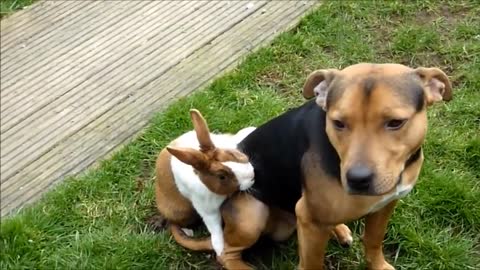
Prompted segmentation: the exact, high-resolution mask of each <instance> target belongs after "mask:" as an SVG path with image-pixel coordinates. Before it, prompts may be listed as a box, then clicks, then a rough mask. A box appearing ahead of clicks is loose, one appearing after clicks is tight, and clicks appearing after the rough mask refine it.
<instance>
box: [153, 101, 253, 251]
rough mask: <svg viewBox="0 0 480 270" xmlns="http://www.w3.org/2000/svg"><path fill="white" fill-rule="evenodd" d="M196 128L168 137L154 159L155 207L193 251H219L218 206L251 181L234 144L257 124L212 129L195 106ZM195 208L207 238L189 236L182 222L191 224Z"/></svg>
mask: <svg viewBox="0 0 480 270" xmlns="http://www.w3.org/2000/svg"><path fill="white" fill-rule="evenodd" d="M190 116H191V119H192V123H193V126H194V131H189V132H187V133H184V134H183V135H181V136H180V137H178V138H177V139H175V140H174V141H172V142H171V143H170V144H169V145H168V146H167V147H166V149H164V150H163V151H162V152H161V153H160V155H159V157H158V159H157V167H156V170H157V182H156V199H157V208H158V209H159V211H160V213H161V214H162V215H163V216H164V217H165V218H166V219H167V220H168V221H169V223H170V228H171V231H172V234H173V236H174V238H175V240H176V241H177V242H178V243H179V244H180V245H182V246H184V247H187V248H190V249H193V250H211V249H212V248H213V249H214V250H215V252H216V254H217V255H221V253H222V251H223V246H224V240H223V228H222V217H221V214H220V206H221V205H222V203H223V202H224V201H225V199H226V198H227V197H228V196H229V195H231V194H233V193H234V192H236V191H239V190H246V189H248V188H250V187H251V186H252V184H253V181H254V171H253V167H252V165H251V164H250V162H249V159H248V157H247V156H246V155H245V154H243V153H241V152H240V151H238V150H237V149H236V146H237V144H238V143H239V142H240V141H241V140H243V138H245V137H246V136H247V135H248V134H249V133H250V132H252V131H253V130H254V129H255V128H253V127H249V128H245V129H242V130H241V131H239V132H238V133H237V134H235V135H231V134H213V133H210V131H209V129H208V126H207V123H206V121H205V119H204V118H203V116H202V115H201V114H200V112H199V111H197V110H194V109H193V110H190ZM196 213H198V215H200V217H201V218H202V220H203V222H204V223H205V226H206V227H207V229H208V231H209V232H210V235H211V244H210V243H208V242H206V241H208V240H205V239H204V240H196V239H191V238H190V239H189V237H187V236H186V235H185V234H183V233H182V231H181V230H180V228H181V227H182V226H187V225H190V224H191V223H192V222H193V221H194V220H195V216H196Z"/></svg>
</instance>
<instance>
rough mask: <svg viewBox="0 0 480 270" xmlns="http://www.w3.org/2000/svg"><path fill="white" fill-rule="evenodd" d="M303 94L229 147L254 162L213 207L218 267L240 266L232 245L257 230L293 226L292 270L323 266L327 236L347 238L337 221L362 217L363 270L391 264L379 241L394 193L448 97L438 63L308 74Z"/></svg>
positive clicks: (414, 165)
mask: <svg viewBox="0 0 480 270" xmlns="http://www.w3.org/2000/svg"><path fill="white" fill-rule="evenodd" d="M303 95H304V97H305V98H312V97H314V96H316V98H315V99H314V100H311V101H309V102H306V103H305V104H304V105H302V106H300V107H298V108H296V109H293V110H290V111H288V112H286V113H284V114H282V115H280V116H279V117H277V118H274V119H272V120H271V121H269V122H267V123H266V124H264V125H262V126H260V127H258V128H257V129H256V130H255V131H254V132H252V133H251V134H250V135H249V136H247V137H246V138H245V139H244V140H243V141H242V142H241V143H240V144H239V145H238V148H239V149H240V150H241V151H242V152H244V153H245V154H247V156H249V158H250V161H251V162H252V164H253V166H254V168H255V184H254V186H253V189H252V190H251V192H250V193H249V194H246V193H240V194H238V195H236V196H234V197H233V198H231V199H230V200H228V201H227V202H226V203H225V204H224V206H223V207H222V216H223V219H224V222H225V227H224V235H225V242H226V243H225V249H224V253H223V254H222V256H220V257H219V258H218V260H219V261H220V262H221V263H222V264H223V265H224V266H225V267H226V268H227V269H246V268H249V266H248V265H247V264H245V263H244V262H243V261H242V258H241V252H242V251H243V250H244V249H246V248H248V247H250V246H252V245H253V244H254V243H255V242H256V241H257V240H258V238H259V237H260V235H261V234H269V235H270V236H271V237H272V238H273V239H274V240H284V239H287V238H288V237H289V236H290V235H291V234H292V233H293V232H294V231H295V228H296V229H297V233H298V242H299V256H300V265H299V268H300V269H323V267H324V259H323V258H324V256H325V249H326V246H327V242H328V240H329V239H330V236H331V235H335V236H336V237H337V239H338V240H339V241H340V242H341V243H344V244H350V243H351V241H352V238H351V232H350V230H349V229H348V227H346V226H345V225H344V224H343V223H345V222H350V221H353V220H356V219H359V218H362V217H365V231H364V235H363V245H364V248H365V257H366V261H367V265H368V268H369V269H394V268H393V267H392V266H391V265H390V264H389V263H388V262H387V261H386V260H385V258H384V255H383V250H382V249H383V245H382V242H383V238H384V235H385V231H386V228H387V223H388V220H389V218H390V216H391V214H392V212H393V209H394V208H395V205H396V203H397V200H398V199H399V198H401V197H402V196H405V195H406V194H407V193H408V192H409V191H410V190H411V189H412V188H413V186H414V185H415V183H416V181H417V177H418V175H419V173H420V169H421V166H422V162H423V153H422V148H421V146H422V143H423V142H424V139H425V135H426V131H427V112H426V110H427V107H428V106H429V105H431V104H433V103H434V102H437V101H441V100H446V101H448V100H450V99H452V91H451V84H450V81H449V79H448V77H447V76H446V75H445V73H444V72H442V71H441V70H439V69H437V68H417V69H412V68H409V67H406V66H403V65H399V64H368V63H362V64H356V65H352V66H349V67H346V68H345V69H342V70H336V69H326V70H317V71H315V72H313V73H312V74H311V75H310V76H309V77H308V79H307V81H306V83H305V85H304V89H303Z"/></svg>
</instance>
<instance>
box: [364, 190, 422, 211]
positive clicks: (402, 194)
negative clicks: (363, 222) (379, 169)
mask: <svg viewBox="0 0 480 270" xmlns="http://www.w3.org/2000/svg"><path fill="white" fill-rule="evenodd" d="M412 189H413V185H398V186H397V188H396V189H395V191H394V192H392V193H390V194H387V195H384V196H383V198H382V199H381V200H380V201H379V202H377V203H376V204H374V205H373V206H372V207H370V209H369V210H368V213H374V212H377V211H378V210H380V209H382V208H383V207H384V206H386V205H387V204H388V203H390V202H391V201H393V200H398V199H400V198H403V197H405V196H407V194H408V193H410V191H412Z"/></svg>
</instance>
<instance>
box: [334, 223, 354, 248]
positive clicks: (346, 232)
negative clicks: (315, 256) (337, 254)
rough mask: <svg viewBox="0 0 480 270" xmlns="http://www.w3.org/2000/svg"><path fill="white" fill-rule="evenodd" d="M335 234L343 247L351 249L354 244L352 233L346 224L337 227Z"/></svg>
mask: <svg viewBox="0 0 480 270" xmlns="http://www.w3.org/2000/svg"><path fill="white" fill-rule="evenodd" d="M333 234H334V235H335V238H337V241H338V243H340V245H341V246H342V247H350V246H352V244H353V237H352V231H350V229H349V228H348V227H347V225H345V224H340V225H337V226H336V227H335V228H334V229H333Z"/></svg>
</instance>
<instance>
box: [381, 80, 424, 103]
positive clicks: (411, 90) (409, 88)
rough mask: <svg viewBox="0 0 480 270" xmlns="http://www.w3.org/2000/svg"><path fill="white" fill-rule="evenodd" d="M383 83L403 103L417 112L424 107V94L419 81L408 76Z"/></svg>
mask: <svg viewBox="0 0 480 270" xmlns="http://www.w3.org/2000/svg"><path fill="white" fill-rule="evenodd" d="M385 82H387V83H388V85H389V86H390V87H391V88H392V89H394V90H395V93H396V94H397V95H398V96H399V97H401V98H403V99H404V101H405V102H407V103H409V104H411V105H412V106H414V107H415V110H416V111H417V112H419V111H422V110H423V108H424V106H425V93H424V91H423V87H422V85H421V84H420V81H419V80H417V79H415V78H414V77H412V76H410V75H405V76H400V77H396V78H389V79H385Z"/></svg>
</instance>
